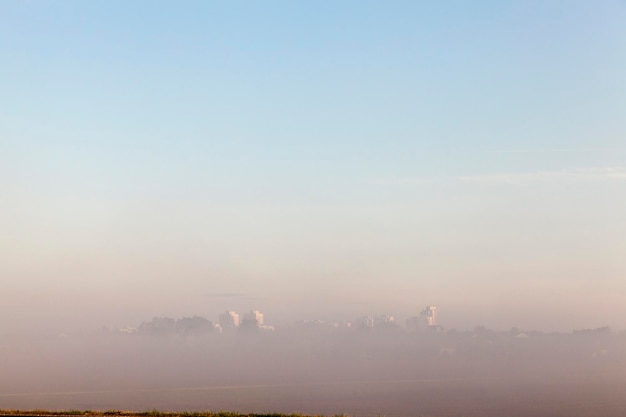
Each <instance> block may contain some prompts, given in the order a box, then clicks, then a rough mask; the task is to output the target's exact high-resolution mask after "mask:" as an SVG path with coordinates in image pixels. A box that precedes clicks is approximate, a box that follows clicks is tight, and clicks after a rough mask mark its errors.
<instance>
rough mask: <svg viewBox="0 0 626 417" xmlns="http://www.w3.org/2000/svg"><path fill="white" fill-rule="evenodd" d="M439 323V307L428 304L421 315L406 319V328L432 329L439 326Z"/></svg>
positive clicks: (417, 329)
mask: <svg viewBox="0 0 626 417" xmlns="http://www.w3.org/2000/svg"><path fill="white" fill-rule="evenodd" d="M439 327H440V326H438V325H437V307H435V306H426V307H425V308H424V309H423V310H422V311H421V312H420V315H419V316H413V317H409V318H408V319H406V328H407V329H409V330H414V331H423V330H432V329H435V328H439Z"/></svg>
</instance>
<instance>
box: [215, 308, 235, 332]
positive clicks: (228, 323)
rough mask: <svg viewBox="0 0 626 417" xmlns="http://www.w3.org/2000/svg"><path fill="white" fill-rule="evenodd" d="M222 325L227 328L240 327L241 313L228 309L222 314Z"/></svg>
mask: <svg viewBox="0 0 626 417" xmlns="http://www.w3.org/2000/svg"><path fill="white" fill-rule="evenodd" d="M219 321H220V323H219V324H220V327H221V328H222V329H227V328H229V327H239V314H237V313H236V312H234V311H232V310H231V311H227V312H225V313H224V314H220V319H219Z"/></svg>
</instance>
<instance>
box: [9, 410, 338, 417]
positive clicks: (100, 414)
mask: <svg viewBox="0 0 626 417" xmlns="http://www.w3.org/2000/svg"><path fill="white" fill-rule="evenodd" d="M18 415H19V416H57V417H61V416H94V417H104V416H120V417H322V416H305V415H303V414H280V413H263V414H256V413H255V414H239V413H235V412H231V411H217V412H213V411H201V412H189V411H183V412H178V413H175V412H167V411H158V410H151V411H141V412H134V411H121V410H107V411H94V410H66V411H58V410H57V411H50V410H0V416H18ZM334 417H346V416H343V415H340V416H334Z"/></svg>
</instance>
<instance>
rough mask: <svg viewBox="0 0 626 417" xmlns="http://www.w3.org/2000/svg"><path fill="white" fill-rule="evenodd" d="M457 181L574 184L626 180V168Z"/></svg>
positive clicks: (490, 183) (471, 176)
mask: <svg viewBox="0 0 626 417" xmlns="http://www.w3.org/2000/svg"><path fill="white" fill-rule="evenodd" d="M454 179H455V180H456V181H460V182H466V183H478V184H486V185H521V186H523V185H533V184H539V183H574V182H591V181H613V180H622V181H623V180H626V167H595V168H579V169H561V170H557V171H538V172H530V173H524V172H523V173H495V174H485V175H467V176H457V177H454Z"/></svg>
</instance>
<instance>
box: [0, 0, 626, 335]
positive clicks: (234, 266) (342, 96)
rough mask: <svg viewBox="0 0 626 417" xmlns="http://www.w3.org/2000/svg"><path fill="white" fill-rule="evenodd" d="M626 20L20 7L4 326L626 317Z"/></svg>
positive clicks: (8, 170) (0, 249) (13, 11)
mask: <svg viewBox="0 0 626 417" xmlns="http://www.w3.org/2000/svg"><path fill="white" fill-rule="evenodd" d="M625 20H626V7H625V6H624V3H623V2H620V1H617V0H606V1H600V2H587V1H571V2H570V1H568V2H539V1H536V2H534V1H528V2H493V1H479V2H471V3H468V2H462V1H458V2H457V1H453V2H450V3H433V2H414V1H396V2H392V3H389V4H388V3H385V4H382V3H379V2H371V1H363V2H358V3H357V2H340V3H336V2H328V3H321V4H319V3H317V2H316V3H290V2H280V1H279V2H271V3H254V2H241V3H221V2H204V1H188V2H184V3H183V4H177V3H168V2H155V3H144V2H133V3H128V2H120V1H111V2H81V1H64V2H51V1H37V2H24V1H13V0H9V1H3V2H2V3H0V38H2V39H3V41H2V42H0V54H1V55H2V56H3V57H4V60H3V61H4V65H2V66H1V67H0V79H2V80H3V81H2V86H1V88H2V94H0V109H2V111H0V198H1V204H0V231H1V233H0V277H1V279H0V291H1V292H2V294H3V295H4V297H5V298H4V301H3V303H2V305H0V332H2V331H4V332H13V331H16V330H18V329H20V328H23V327H26V328H38V329H44V330H45V329H46V328H47V327H48V326H50V325H52V324H54V323H67V326H68V327H69V328H70V329H84V328H85V327H88V326H89V325H90V324H91V323H94V322H95V323H103V324H110V325H112V326H117V325H119V326H122V325H125V324H127V323H133V322H140V321H141V319H142V318H144V317H152V316H154V315H155V314H157V313H159V312H162V313H163V314H166V315H169V316H178V317H180V316H186V315H193V314H219V313H220V312H223V311H225V310H227V309H229V308H234V309H239V310H243V309H244V308H246V309H247V308H249V307H250V306H254V308H258V309H259V310H261V311H264V312H266V314H267V315H268V316H273V317H281V316H282V315H286V314H292V315H295V316H299V317H308V316H323V317H328V318H329V319H330V318H331V317H334V316H337V317H346V318H350V317H354V314H355V313H358V312H361V311H365V312H367V314H372V315H378V314H385V312H387V311H394V312H397V315H398V316H399V317H400V316H402V317H408V316H410V315H412V314H413V312H414V309H415V308H417V306H420V308H421V306H423V305H426V304H428V303H432V304H433V305H437V306H438V307H439V308H440V309H441V310H440V311H441V314H440V316H439V318H440V320H444V318H445V321H446V322H449V323H451V326H453V327H459V328H464V327H465V328H467V327H470V326H473V325H475V324H482V325H485V326H487V327H490V328H499V329H507V328H510V327H511V326H519V327H524V328H537V329H540V330H546V331H549V330H563V329H572V328H595V327H598V326H604V325H608V326H611V327H612V328H614V329H624V328H626V280H624V277H625V276H626V258H625V257H624V256H623V254H624V253H626V240H625V236H626V216H624V213H626V164H625V162H624V161H626V142H625V141H624V137H626V136H625V135H626V121H625V118H624V117H623V115H624V114H625V113H626V107H625V101H624V97H625V96H626V83H625V82H624V77H623V74H624V73H626V45H625V42H626V25H624V21H625ZM590 304H592V305H594V308H593V309H592V310H591V309H588V308H585V306H587V305H590ZM77 312H80V314H77ZM444 312H445V317H444ZM468 317H469V318H468ZM108 321H110V323H109V322H108Z"/></svg>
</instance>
